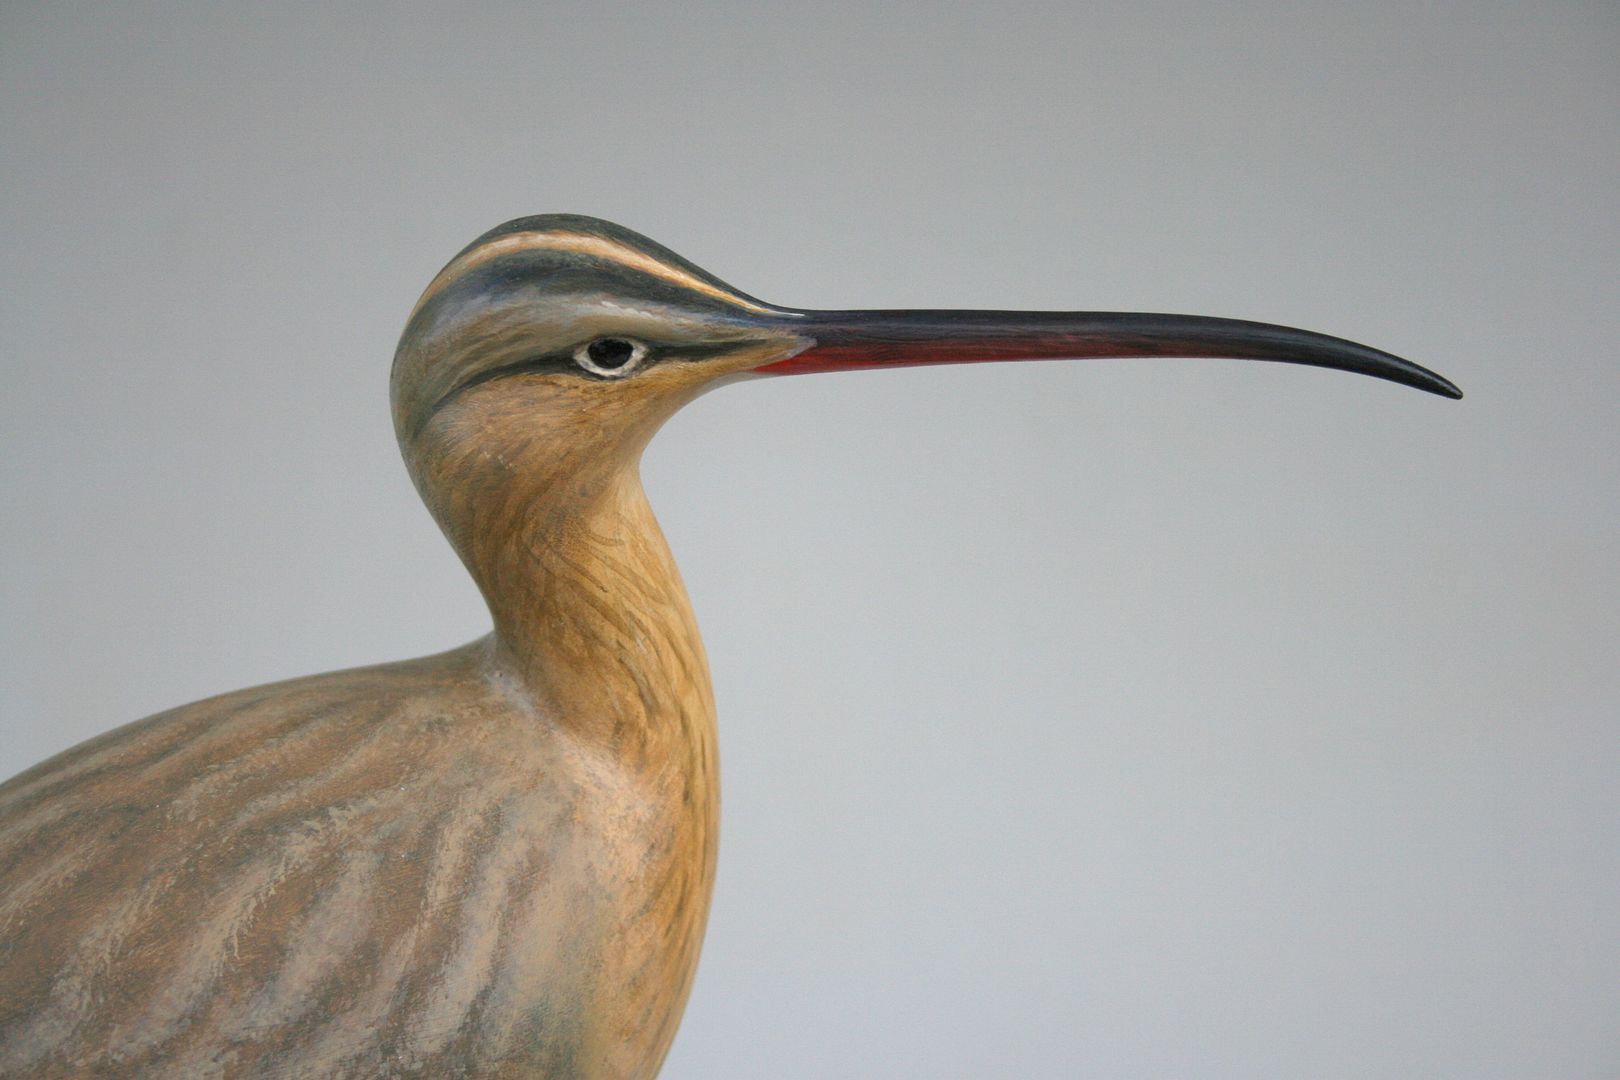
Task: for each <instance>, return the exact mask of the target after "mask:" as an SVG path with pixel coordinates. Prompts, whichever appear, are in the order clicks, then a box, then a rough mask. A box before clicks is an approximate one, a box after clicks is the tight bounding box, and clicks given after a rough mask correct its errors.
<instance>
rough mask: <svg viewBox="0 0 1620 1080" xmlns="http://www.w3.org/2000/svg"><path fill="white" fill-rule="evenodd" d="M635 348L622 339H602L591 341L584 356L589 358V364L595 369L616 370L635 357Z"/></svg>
mask: <svg viewBox="0 0 1620 1080" xmlns="http://www.w3.org/2000/svg"><path fill="white" fill-rule="evenodd" d="M635 352H636V347H635V346H634V345H632V344H630V343H629V342H628V341H626V340H624V339H623V338H611V337H610V338H602V339H600V340H598V341H593V342H591V343H590V345H589V346H588V347H587V348H586V350H585V355H587V356H589V357H590V358H591V363H593V364H595V365H596V366H597V367H604V368H616V367H623V366H624V365H625V364H628V363H629V362H630V358H631V357H632V356H634V355H635Z"/></svg>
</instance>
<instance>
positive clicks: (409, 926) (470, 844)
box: [0, 216, 1454, 1078]
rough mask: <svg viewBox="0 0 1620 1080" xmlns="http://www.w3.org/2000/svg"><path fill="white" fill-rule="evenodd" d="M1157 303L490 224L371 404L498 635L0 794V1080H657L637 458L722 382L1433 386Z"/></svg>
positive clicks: (660, 951)
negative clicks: (1264, 375)
mask: <svg viewBox="0 0 1620 1080" xmlns="http://www.w3.org/2000/svg"><path fill="white" fill-rule="evenodd" d="M1180 318H1181V317H1169V316H1106V317H1105V316H1089V315H1073V316H1055V315H1054V316H1031V315H1022V316H1016V317H1015V316H1007V315H1004V314H995V313H965V314H960V315H956V314H952V315H948V316H947V315H941V314H940V313H927V312H922V313H917V312H903V313H892V312H891V313H882V312H880V313H850V312H833V313H825V312H820V313H818V312H800V311H795V310H792V309H786V308H777V307H773V306H771V305H767V304H764V303H762V302H760V301H757V300H754V299H753V298H750V297H747V296H744V295H743V294H741V293H738V292H736V290H734V289H731V288H730V287H729V286H727V285H725V284H724V283H722V282H719V281H718V280H717V279H714V278H713V277H711V276H710V275H707V274H705V273H704V272H703V271H701V270H699V269H697V268H696V267H694V266H691V265H690V264H688V263H686V262H685V261H684V260H681V259H680V258H679V257H678V256H675V255H674V254H673V253H671V252H668V251H666V250H665V249H663V248H661V247H659V246H658V245H656V244H653V243H652V242H650V241H648V240H646V239H645V238H642V237H639V236H637V235H636V234H634V233H630V232H628V231H627V230H623V229H620V228H618V227H616V226H612V225H609V224H607V223H605V222H599V221H594V220H592V219H588V218H578V217H568V216H548V217H543V218H531V219H524V220H521V221H518V222H514V223H511V224H509V225H507V226H503V227H502V228H500V229H497V230H494V231H493V232H491V233H489V234H486V236H485V237H483V238H481V239H480V240H479V241H478V242H475V244H474V245H472V246H471V247H470V248H469V249H468V250H467V251H465V252H463V253H462V255H460V256H458V257H457V259H456V260H454V261H452V263H451V264H450V265H449V266H448V267H447V268H446V269H445V271H444V272H443V273H441V275H440V276H439V277H438V278H436V279H435V280H434V282H433V284H432V285H430V286H429V289H428V291H427V293H425V294H424V297H423V300H422V302H421V303H420V304H419V305H418V308H417V310H416V311H415V312H414V313H413V315H412V318H411V321H410V323H409V325H408V326H407V328H406V332H405V335H404V337H403V338H402V340H401V343H400V347H399V350H398V353H397V355H396V359H395V365H394V374H393V402H394V416H395V421H396V427H397V429H398V431H399V433H400V441H401V446H402V449H403V450H404V453H405V458H406V461H407V464H408V466H409V467H410V471H411V475H412V477H413V479H414V480H415V482H416V484H417V487H418V489H419V490H420V492H421V494H422V496H423V499H424V501H425V502H426V503H427V505H428V507H429V509H430V510H431V511H432V512H433V514H434V515H435V517H436V518H437V519H438V521H439V522H440V524H441V525H442V527H443V528H444V530H445V533H446V535H447V536H448V537H449V538H450V540H451V542H452V543H453V544H454V545H455V547H456V549H457V550H458V551H459V552H460V553H461V555H462V557H463V559H464V561H465V562H466V564H467V567H468V569H469V571H470V572H471V574H472V576H473V578H474V579H475V580H476V581H477V583H478V585H479V587H480V588H481V589H482V590H483V593H484V596H485V598H486V600H487V601H488V604H489V607H490V610H491V613H492V616H493V620H494V631H493V632H492V633H491V634H490V635H489V636H488V637H486V638H484V639H481V640H479V641H477V642H474V643H472V644H470V645H467V646H465V647H463V648H460V649H456V650H453V651H451V652H448V653H444V654H442V655H440V656H434V657H428V658H425V659H421V660H415V661H409V662H405V663H399V664H390V665H383V666H379V667H372V668H364V669H358V670H354V671H345V672H337V673H334V674H329V675H320V676H315V677H312V678H307V679H300V680H295V681H292V682H287V683H281V684H277V685H274V686H267V687H259V688H256V689H252V690H243V691H239V692H237V693H234V694H228V695H225V696H223V697H217V698H213V699H210V700H208V701H203V702H199V703H196V704H193V705H188V706H185V707H182V708H179V709H175V710H172V711H170V712H166V713H161V714H159V715H157V716H153V717H150V718H148V719H146V720H142V721H140V722H138V723H135V724H131V725H129V726H127V727H124V728H120V729H118V730H116V731H113V732H111V733H109V734H107V735H104V736H102V737H100V738H98V739H95V740H92V741H90V742H88V743H85V744H83V745H81V746H78V747H76V748H74V749H72V750H69V751H67V752H66V753H64V754H61V755H59V756H58V757H56V758H53V759H52V760H50V761H47V762H45V763H43V764H42V765H39V766H37V767H36V768H34V769H31V770H29V771H28V772H25V773H23V774H21V775H20V776H17V777H15V778H13V779H12V780H10V781H9V782H7V783H6V784H4V785H0V874H3V876H0V1076H6V1077H13V1076H16V1077H21V1076H29V1077H36V1076H37V1077H58V1076H60V1077H67V1076H108V1077H114V1076H116V1077H124V1076H299V1077H309V1076H320V1077H344V1076H351V1077H371V1076H382V1075H387V1076H419V1077H464V1076H465V1077H472V1076H478V1077H518V1076H524V1077H531V1076H553V1077H615V1078H618V1077H649V1076H651V1075H653V1074H654V1073H655V1072H656V1071H657V1069H658V1066H659V1063H660V1062H661V1061H662V1060H663V1057H664V1055H665V1053H666V1052H667V1051H668V1049H669V1045H670V1041H671V1039H672V1038H673V1037H674V1032H675V1028H676V1025H677V1024H678V1022H679V1019H680V1015H681V1010H682V1007H683V1005H684V1002H685V1000H686V997H687V994H688V992H689V990H690V988H691V984H692V978H693V973H694V970H695V966H696V962H697V956H698V950H699V946H700V944H701V939H702V935H703V928H704V922H705V919H706V916H707V910H708V904H709V895H710V890H711V886H712V881H713V874H714V863H715V850H716V848H715V844H716V828H717V823H718V788H717V783H718V775H717V759H716V746H715V718H714V705H713V699H712V694H711V691H710V686H709V678H708V671H707V666H706V661H705V658H704V655H703V649H702V645H701V643H700V641H699V638H698V634H697V628H696V624H695V622H694V620H693V617H692V613H691V609H690V606H689V604H688V602H687V599H686V595H685V592H684V590H683V588H682V586H681V582H680V577H679V574H678V573H677V571H676V569H675V565H674V562H673V560H672V559H671V557H670V554H669V551H668V549H667V547H666V546H665V544H664V540H663V538H662V536H661V534H660V532H659V530H658V526H657V523H656V521H655V520H654V519H653V515H652V511H651V509H650V508H649V507H648V505H647V502H646V499H645V497H644V496H643V494H642V490H641V485H640V481H639V478H638V475H637V463H638V462H639V459H640V455H641V452H642V449H643V447H644V446H645V445H646V443H647V441H648V440H649V439H650V438H651V437H652V435H653V434H654V432H656V430H657V428H658V427H659V425H660V424H662V423H663V421H664V420H665V419H667V418H668V417H669V416H670V415H671V414H672V413H673V412H674V411H675V410H676V409H678V408H679V407H680V406H681V405H682V404H684V403H686V402H687V401H689V400H691V398H692V397H694V396H695V395H696V394H698V393H700V392H701V391H702V390H703V389H705V388H707V387H709V386H712V385H715V384H717V383H718V382H721V381H725V380H727V379H730V378H735V377H739V376H742V375H745V374H749V373H753V372H757V371H761V370H772V371H784V370H823V369H826V368H830V367H838V366H864V365H869V364H873V363H896V364H904V363H917V362H923V361H925V360H930V359H946V360H953V359H954V360H961V359H1008V358H1020V357H1040V356H1057V355H1120V354H1123V353H1139V354H1148V355H1155V354H1165V353H1172V354H1184V355H1217V354H1218V355H1234V356H1253V357H1256V358H1263V359H1300V360H1303V362H1307V363H1316V364H1321V365H1325V366H1337V367H1348V368H1351V369H1353V370H1362V371H1367V372H1368V373H1372V374H1378V375H1382V376H1383V377H1386V378H1392V379H1396V380H1397V381H1402V382H1407V383H1411V384H1413V385H1419V386H1422V387H1424V388H1425V389H1431V390H1436V391H1437V392H1442V393H1444V392H1454V388H1450V386H1449V384H1447V383H1445V382H1444V380H1441V379H1439V378H1438V376H1433V375H1432V374H1430V373H1428V372H1424V371H1423V370H1422V369H1420V368H1416V366H1415V365H1410V364H1407V363H1406V362H1405V361H1399V360H1396V359H1395V358H1393V357H1388V356H1387V355H1386V354H1380V353H1375V352H1374V351H1373V350H1367V349H1364V348H1363V347H1361V346H1352V345H1350V344H1349V343H1345V342H1338V341H1336V340H1335V339H1326V338H1320V337H1319V336H1316V335H1305V334H1303V332H1299V331H1281V330H1280V328H1274V327H1272V328H1261V329H1263V330H1264V331H1266V333H1264V334H1262V333H1259V332H1258V331H1254V330H1252V327H1253V324H1229V323H1223V322H1221V321H1219V320H1182V321H1180V322H1176V321H1174V320H1176V319H1180ZM1109 319H1125V320H1132V321H1130V322H1129V324H1128V325H1126V326H1124V327H1123V328H1119V327H1116V326H1115V324H1113V323H1109V322H1108V321H1107V320H1109ZM1144 320H1146V321H1144ZM1165 320H1171V322H1168V323H1167V322H1165ZM1217 323H1219V325H1218V326H1217V325H1216V324H1217ZM1234 328H1237V329H1234ZM1216 331H1219V333H1217V332H1216ZM1279 333H1281V334H1289V335H1295V336H1294V337H1292V338H1288V339H1286V340H1284V341H1282V344H1279V341H1278V334H1279ZM1243 334H1247V335H1248V336H1247V337H1243V336H1242V335H1243ZM1223 335H1224V336H1223ZM1234 335H1236V336H1234ZM1289 349H1292V350H1293V352H1292V353H1288V354H1287V355H1279V350H1281V351H1282V352H1284V353H1286V352H1287V350H1289ZM638 350H639V351H638ZM1200 350H1202V351H1200ZM598 351H600V357H598Z"/></svg>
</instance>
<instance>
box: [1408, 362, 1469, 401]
mask: <svg viewBox="0 0 1620 1080" xmlns="http://www.w3.org/2000/svg"><path fill="white" fill-rule="evenodd" d="M1419 370H1420V371H1422V372H1423V376H1424V378H1423V379H1422V381H1420V382H1415V383H1413V384H1412V385H1414V386H1416V387H1417V388H1418V389H1419V390H1427V391H1428V392H1429V393H1431V394H1439V395H1440V396H1441V397H1445V398H1450V399H1451V400H1453V401H1461V400H1462V396H1463V392H1462V390H1461V389H1460V388H1459V387H1458V386H1457V384H1456V383H1454V382H1452V381H1451V380H1450V379H1448V378H1446V377H1445V376H1444V375H1437V374H1435V373H1434V372H1432V371H1429V370H1428V369H1426V368H1420V369H1419Z"/></svg>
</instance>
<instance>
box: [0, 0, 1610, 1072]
mask: <svg viewBox="0 0 1620 1080" xmlns="http://www.w3.org/2000/svg"><path fill="white" fill-rule="evenodd" d="M1617 58H1620V8H1617V7H1616V6H1615V5H1614V4H1613V3H1609V2H1605V0H1594V2H1591V3H1573V2H1570V3H1561V2H1544V3H1538V4H1524V3H1506V2H1502V3H1393V2H1388V3H1382V2H1363V3H1357V4H1352V5H1346V4H1327V3H1318V4H1300V3H1292V2H1289V3H1280V2H1279V3H1217V4H1204V3H1191V2H1186V3H1158V2H1146V3H1142V2H1137V3H1130V4H1117V5H1095V6H1094V5H1081V4H1049V5H1035V4H1020V3H1007V2H1005V0H1001V2H996V3H988V2H986V3H966V4H940V5H928V4H922V3H907V4H889V5H867V4H847V5H838V4H833V5H828V4H818V5H782V6H780V7H777V8H775V9H772V8H771V7H769V6H762V5H757V4H742V3H739V4H736V5H731V6H723V5H695V4H687V5H674V4H671V5H650V4H649V5H647V6H644V7H622V8H621V7H617V6H613V5H600V4H589V5H587V4H578V5H575V4H565V3H529V4H510V5H502V4H490V5H482V6H478V5H473V6H467V5H460V4H432V5H430V4H419V5H414V6H413V5H376V6H347V5H344V6H342V8H341V10H337V9H335V8H334V7H332V6H328V5H308V6H298V5H293V6H284V7H281V8H280V9H278V10H274V11H272V10H270V9H267V8H260V7H259V6H257V5H251V6H250V5H235V6H230V7H227V6H225V5H217V4H212V3H197V4H191V5H160V6H146V5H138V4H129V3H117V4H104V5H94V4H71V5H68V4H46V3H19V2H16V0H7V2H6V3H5V4H4V6H3V7H0V230H3V236H4V243H3V245H0V363H3V364H4V367H3V384H0V385H3V391H0V417H3V425H4V426H3V432H0V436H3V443H0V450H3V453H0V485H3V486H0V507H3V509H0V543H3V571H0V572H3V578H0V590H3V591H0V603H3V618H0V634H3V639H0V740H3V745H0V765H3V769H0V772H3V773H5V774H7V775H9V774H10V773H12V772H15V771H17V770H19V769H21V768H23V767H26V766H27V765H30V764H32V763H33V762H35V761H36V760H38V759H40V758H42V757H44V756H46V755H49V754H51V753H54V752H56V751H58V750H60V749H62V748H65V747H67V746H69V745H71V744H73V743H76V742H78V741H79V740H81V739H84V738H86V737H88V736H90V735H93V734H95V733H97V732H100V731H102V730H105V729H107V728H109V727H111V726H113V725H115V724H117V723H121V722H124V721H127V720H130V719H133V718H136V717H138V716H141V715H144V714H147V713H150V712H153V711H156V710H158V709H161V708H164V707H167V706H170V705H174V704H178V703H180V702H183V701H187V700H191V699H195V698H198V697H203V696H207V695H210V694H213V693H217V692H220V691H224V690H228V689H232V688H235V687H238V686H241V685H246V684H251V683H258V682H264V681H269V680H274V679H279V678H282V677H286V676H292V675H297V674H303V673H307V672H311V671H316V670H322V669H331V668H339V667H345V666H350V665H355V664H363V663H368V662H373V661H380V660H387V659H395V658H401V657H405V656H410V655H415V654H420V653H426V652H430V651H436V650H439V649H443V648H446V647H449V646H452V645H455V644H458V643H460V642H462V641H465V640H468V639H470V638H473V637H475V636H477V635H479V634H481V633H483V632H484V630H485V628H486V613H485V612H484V610H483V608H482V605H481V602H480V600H479V598H478V596H477V594H476V592H475V590H474V589H473V588H472V587H471V585H470V583H469V582H468V581H467V580H466V579H465V576H464V573H463V571H462V569H461V566H460V565H459V563H458V562H457V561H456V559H455V557H454V555H453V554H452V553H451V551H450V548H449V547H448V545H447V544H445V543H444V542H443V540H442V538H441V537H440V536H439V534H438V533H437V531H436V529H435V527H434V525H433V523H432V522H431V521H430V520H429V518H428V516H427V514H426V513H425V512H424V511H423V510H422V508H421V506H420V505H419V503H418V501H417V499H416V496H415V494H414V492H413V491H412V489H411V487H410V485H409V483H408V481H407V479H406V476H405V472H404V469H403V467H402V466H401V465H400V463H399V460H398V455H397V451H396V448H395V444H394V436H393V432H392V430H391V427H390V423H389V419H388V411H387V400H386V398H387V389H386V380H387V372H388V365H389V361H390V358H391V355H392V351H393V346H394V342H395V339H396V337H397V334H398V332H399V329H400V327H401V325H402V323H403V320H404V316H405V314H406V312H408V311H409V309H410V307H411V304H412V303H413V302H414V300H415V298H416V296H417V294H418V292H419V291H420V290H421V289H422V287H423V286H424V285H425V284H426V283H427V281H428V280H429V278H430V277H431V276H432V275H433V274H434V273H435V272H436V271H437V269H438V268H439V266H440V265H441V264H442V263H443V262H444V261H445V260H447V259H448V258H449V257H450V256H451V255H452V254H454V252H455V251H456V250H457V249H458V248H459V247H461V245H463V244H464V243H466V242H467V241H469V240H470V239H471V238H472V237H474V236H476V235H477V234H478V233H479V232H481V231H483V230H484V229H486V228H488V227H490V226H492V225H494V224H496V223H498V222H500V221H503V220H505V219H507V218H510V217H515V216H518V215H522V214H530V213H538V212H544V211H572V212H580V213H590V214H595V215H598V216H602V217H606V218H609V219H612V220H615V221H618V222H620V223H622V224H625V225H628V226H630V227H632V228H634V229H637V230H639V231H641V232H644V233H646V234H648V235H650V236H652V237H653V238H655V239H657V240H659V241H662V242H663V243H666V244H668V245H669V246H671V247H673V248H674V249H675V250H677V251H679V252H681V253H682V254H684V255H687V256H688V257H690V258H692V259H693V260H695V261H696V262H697V263H698V264H699V265H702V266H704V267H706V268H708V269H710V270H712V271H714V272H715V273H717V274H719V275H720V276H722V277H724V278H726V279H727V280H729V281H731V282H733V283H734V284H736V285H738V286H739V287H741V288H743V289H745V290H747V291H749V292H753V293H755V294H757V295H760V296H764V297H766V298H768V299H771V300H776V301H779V302H783V303H788V304H795V305H800V306H812V307H854V306H872V307H908V306H986V307H1027V308H1081V309H1122V310H1150V311H1152V310H1157V311H1186V312H1195V313H1202V314H1212V315H1226V316H1235V317H1242V318H1255V319H1263V320H1267V321H1275V322H1282V323H1288V324H1292V325H1298V326H1304V327H1308V328H1311V329H1316V330H1321V331H1325V332H1328V333H1332V334H1337V335H1341V336H1345V337H1350V338H1353V339H1356V340H1360V341H1364V342H1367V343H1369V344H1373V345H1376V346H1379V347H1381V348H1385V349H1388V350H1390V351H1393V352H1396V353H1399V354H1401V355H1404V356H1408V357H1411V358H1413V359H1415V360H1417V361H1419V362H1421V363H1424V364H1427V365H1429V366H1431V367H1434V368H1435V369H1437V370H1439V371H1441V372H1442V373H1444V374H1446V375H1448V376H1450V377H1451V378H1453V379H1455V380H1456V381H1457V382H1458V383H1459V384H1460V385H1461V386H1462V387H1463V388H1464V389H1465V390H1466V391H1467V393H1468V398H1467V399H1466V400H1465V401H1462V402H1460V403H1456V402H1448V401H1444V400H1441V399H1439V398H1434V397H1430V396H1427V395H1424V394H1421V393H1417V392H1415V391H1412V390H1408V389H1404V388H1401V387H1397V386H1394V385H1391V384H1386V383H1380V382H1376V381H1373V380H1370V379H1362V378H1357V377H1352V376H1348V375H1344V374H1341V373H1336V372H1324V371H1317V370H1310V369H1303V368H1289V367H1281V366H1277V365H1264V364H1244V363H1239V362H1214V361H1175V360H1163V361H1134V362H1125V361H1107V362H1104V361H1096V362H1088V363H1077V364H1068V365H1064V364H1024V365H996V366H987V367H977V368H957V369H943V368H934V369H915V370H907V371H893V372H871V373H857V374H844V375H836V376H826V377H818V378H808V379H779V380H767V381H757V382H753V383H748V384H745V385H741V386H736V387H731V388H728V389H726V390H723V391H720V392H718V393H715V394H712V395H709V396H708V397H705V398H704V399H703V400H701V401H700V402H698V403H697V404H696V405H695V406H693V407H692V408H690V409H689V410H687V411H686V412H685V413H683V414H682V415H681V416H680V417H678V418H677V419H676V420H675V421H674V422H673V423H672V424H671V425H670V426H669V427H668V429H666V431H665V432H664V433H663V434H662V435H661V436H660V437H659V439H658V440H656V441H655V443H654V445H653V447H652V449H651V450H650V451H649V454H648V458H647V462H646V468H645V475H646V481H647V484H648V488H649V491H650V494H651V496H652V499H653V503H654V505H655V506H656V507H657V508H658V510H659V511H660V514H661V517H662V520H663V523H664V525H665V528H666V531H667V532H668V535H669V537H670V541H671V543H672V545H673V547H674V549H675V551H676V554H677V556H678V557H679V559H680V561H681V565H682V568H683V571H684V573H685V576H686V580H687V583H688V586H689V588H690V591H691V593H692V597H693V601H694V603H695V605H696V608H697V611H698V615H699V618H700V620H701V621H702V624H703V627H704V630H705V632H706V639H707V643H708V647H709V652H710V656H711V660H712V664H713V669H714V677H715V683H716V689H717V694H718V698H719V703H720V709H721V728H722V731H721V739H722V746H723V749H724V758H725V811H724V813H725V817H724V829H723V835H724V838H723V850H722V855H721V865H720V876H719V882H718V888H717V892H716V896H715V902H714V909H713V917H712V920H711V923H710V931H709V937H708V944H707V948H706V951H705V954H704V959H703V963H702V967H701V969H700V971H699V976H698V982H697V986H696V990H695V992H694V994H693V997H692V1001H691V1006H690V1008H689V1010H688V1012H687V1016H686V1021H685V1024H684V1026H683V1028H682V1030H681V1033H680V1036H679V1038H678V1039H677V1041H676V1043H675V1048H674V1051H673V1053H672V1055H671V1057H670V1059H669V1063H668V1067H667V1070H666V1073H665V1075H666V1077H668V1078H689V1080H690V1078H718V1077H735V1078H757V1077H770V1078H783V1080H786V1078H800V1077H802V1078H826V1077H918V1078H937V1077H1036V1076H1049V1077H1060V1076H1061V1077H1162V1078H1172V1077H1234V1078H1237V1077H1244V1078H1247V1077H1259V1076H1310V1077H1316V1078H1335V1077H1370V1076H1387V1077H1418V1076H1421V1077H1468V1078H1488V1077H1502V1078H1515V1080H1523V1078H1537V1077H1545V1078H1559V1080H1570V1078H1579V1077H1614V1076H1616V1075H1620V780H1617V772H1620V662H1617V655H1620V572H1617V566H1620V364H1617V359H1616V341H1617V340H1620V304H1617V300H1620V290H1617V283H1620V257H1617V252H1620V226H1617V222H1620V199H1617V192H1620V136H1617V129H1620V59H1617ZM0 872H3V868H0Z"/></svg>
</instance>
